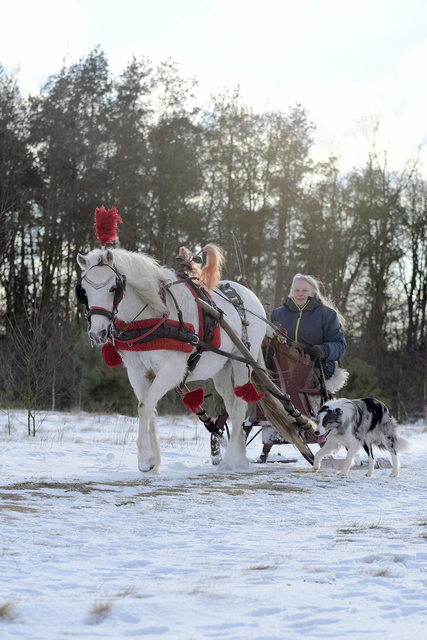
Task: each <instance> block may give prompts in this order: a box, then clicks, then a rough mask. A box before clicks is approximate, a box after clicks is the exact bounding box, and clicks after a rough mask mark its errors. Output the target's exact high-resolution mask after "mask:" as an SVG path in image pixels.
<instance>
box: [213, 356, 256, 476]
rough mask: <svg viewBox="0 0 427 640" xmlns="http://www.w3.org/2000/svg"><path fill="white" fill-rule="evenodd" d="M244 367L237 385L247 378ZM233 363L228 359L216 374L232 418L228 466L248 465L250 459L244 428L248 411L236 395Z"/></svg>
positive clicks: (225, 458) (216, 385) (238, 377)
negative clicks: (232, 374) (247, 453)
mask: <svg viewBox="0 0 427 640" xmlns="http://www.w3.org/2000/svg"><path fill="white" fill-rule="evenodd" d="M242 367H243V374H242V375H240V376H236V375H235V378H236V385H238V384H243V383H244V381H245V380H246V373H245V372H246V367H244V365H242ZM231 372H232V365H231V362H230V361H228V362H227V363H226V364H225V365H224V367H223V368H222V369H221V371H219V372H218V374H217V375H215V376H214V378H213V380H214V383H215V388H216V390H217V391H218V393H219V394H220V396H221V397H222V399H223V400H224V403H225V408H226V409H227V413H228V415H229V416H230V419H231V425H232V429H231V434H230V442H229V443H228V447H227V452H226V454H225V456H224V461H223V463H222V464H223V465H224V466H226V467H230V468H233V467H245V468H246V467H248V465H249V461H248V459H247V457H246V442H245V434H244V431H243V428H242V424H243V421H244V419H245V413H246V402H245V401H244V400H242V399H241V398H237V397H236V396H235V395H234V387H233V383H232V377H231Z"/></svg>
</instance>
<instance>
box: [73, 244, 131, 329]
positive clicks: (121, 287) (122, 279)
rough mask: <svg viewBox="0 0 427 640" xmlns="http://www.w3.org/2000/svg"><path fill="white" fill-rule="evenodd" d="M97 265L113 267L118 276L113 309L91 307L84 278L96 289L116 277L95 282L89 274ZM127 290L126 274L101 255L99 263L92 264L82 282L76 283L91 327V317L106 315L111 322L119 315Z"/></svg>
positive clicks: (77, 294) (78, 294) (77, 295)
mask: <svg viewBox="0 0 427 640" xmlns="http://www.w3.org/2000/svg"><path fill="white" fill-rule="evenodd" d="M96 267H108V268H109V269H111V271H113V273H114V274H115V276H116V281H115V285H113V286H114V289H113V291H114V298H113V308H112V310H111V311H109V310H108V309H105V308H104V307H89V302H88V299H87V294H86V291H85V289H84V287H83V285H82V282H83V280H86V281H87V282H88V283H89V284H90V285H91V286H92V287H93V288H94V289H102V288H103V287H105V286H106V285H107V284H108V283H109V282H110V280H111V279H112V278H113V277H114V276H113V275H111V276H110V277H109V278H107V280H104V281H103V282H99V283H96V282H93V281H92V280H90V278H89V275H88V274H89V272H90V271H91V270H92V269H95V268H96ZM110 291H111V289H110ZM125 291H126V276H125V275H124V274H121V273H119V272H118V271H117V269H116V267H115V266H114V265H112V266H111V265H110V264H108V263H106V262H104V260H103V256H100V257H99V260H98V262H97V264H94V265H92V266H91V267H90V268H89V269H88V270H87V271H86V273H85V274H84V276H83V277H82V278H81V280H80V282H79V283H78V284H77V285H76V297H77V301H78V302H80V303H81V304H84V305H85V307H86V311H85V315H86V319H87V321H88V325H89V327H88V328H89V329H90V325H91V322H90V319H91V317H92V316H94V315H99V316H105V317H106V318H108V319H109V321H110V323H112V322H113V320H114V317H115V316H116V315H117V312H118V307H119V304H120V302H121V301H122V300H123V296H124V295H125Z"/></svg>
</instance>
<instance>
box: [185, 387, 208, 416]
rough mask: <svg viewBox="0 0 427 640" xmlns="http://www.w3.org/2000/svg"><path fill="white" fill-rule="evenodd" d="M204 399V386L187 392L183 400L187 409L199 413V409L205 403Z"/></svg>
mask: <svg viewBox="0 0 427 640" xmlns="http://www.w3.org/2000/svg"><path fill="white" fill-rule="evenodd" d="M204 399H205V392H204V391H203V387H199V388H198V389H194V390H193V391H189V392H188V393H186V394H185V396H184V397H183V399H182V401H183V403H184V404H185V406H186V407H187V409H190V411H192V412H193V413H197V409H198V408H199V407H200V405H202V404H203V400H204Z"/></svg>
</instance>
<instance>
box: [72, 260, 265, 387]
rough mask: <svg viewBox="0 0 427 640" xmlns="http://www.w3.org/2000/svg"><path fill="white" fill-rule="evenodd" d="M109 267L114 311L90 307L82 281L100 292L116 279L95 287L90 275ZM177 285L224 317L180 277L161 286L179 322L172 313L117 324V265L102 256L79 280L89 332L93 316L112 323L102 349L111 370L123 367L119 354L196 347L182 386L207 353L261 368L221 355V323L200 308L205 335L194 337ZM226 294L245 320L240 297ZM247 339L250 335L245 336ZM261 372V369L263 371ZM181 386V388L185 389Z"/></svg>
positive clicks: (120, 289) (121, 290)
mask: <svg viewBox="0 0 427 640" xmlns="http://www.w3.org/2000/svg"><path fill="white" fill-rule="evenodd" d="M102 266H106V267H108V268H109V269H111V270H112V271H113V272H114V274H115V276H116V279H115V284H114V285H113V286H114V300H113V308H112V310H111V311H109V310H108V309H104V308H103V307H90V308H89V303H88V299H87V295H86V292H85V290H84V288H83V285H82V282H83V280H87V282H89V283H90V285H91V286H93V287H94V288H95V289H101V288H102V287H105V286H106V285H107V284H108V282H109V281H110V280H111V279H112V277H113V276H111V277H110V278H108V279H107V280H105V281H103V282H102V283H99V284H97V283H94V282H93V281H92V280H90V279H89V276H88V273H89V271H90V270H91V269H94V268H95V267H102ZM177 284H185V285H186V286H188V288H189V289H190V291H191V293H192V294H193V295H194V297H195V298H200V299H201V300H203V301H205V302H206V303H208V304H209V305H210V306H212V307H214V308H215V309H217V311H218V312H219V314H220V316H222V313H223V312H222V311H221V310H220V309H218V308H217V307H216V305H215V303H214V302H213V300H212V298H211V296H210V295H209V293H208V292H207V291H206V290H205V289H203V288H202V287H200V286H199V285H197V284H196V283H195V282H194V281H193V280H192V279H191V278H190V277H189V276H188V275H186V274H184V275H182V274H179V275H177V280H175V281H173V282H161V283H160V295H161V297H162V300H163V302H164V300H165V296H166V293H168V294H169V295H170V296H171V298H172V300H173V302H174V305H175V308H176V312H177V315H178V320H177V321H176V320H169V315H170V311H169V312H168V313H167V314H165V315H164V316H163V317H162V318H160V319H159V318H154V319H148V320H141V321H132V322H131V323H129V324H126V323H125V322H122V321H120V320H117V319H116V318H115V316H116V315H117V312H118V306H119V304H120V302H121V300H122V299H123V296H124V294H125V290H126V276H125V275H123V274H120V273H119V272H118V271H117V269H116V268H115V266H114V265H112V266H111V265H110V264H108V263H106V262H104V260H103V256H102V255H101V256H100V258H99V260H98V263H97V264H96V265H92V267H90V268H89V270H88V272H87V273H85V275H84V276H83V277H82V279H81V280H80V282H79V284H77V285H76V297H77V300H78V302H80V303H81V304H84V305H85V307H86V311H85V315H86V319H87V321H88V330H90V326H91V322H90V318H91V317H92V316H93V315H103V316H106V317H107V318H108V319H109V321H110V324H109V337H110V341H109V342H108V343H107V344H106V345H104V346H103V351H102V353H103V356H104V360H105V362H106V364H108V366H117V365H119V364H121V358H120V355H119V354H118V352H117V350H121V351H151V350H155V349H167V350H172V351H182V352H184V353H191V352H192V351H193V349H194V347H196V350H195V351H194V353H191V355H190V356H189V358H188V361H187V372H186V376H185V378H184V380H183V382H182V385H183V384H185V380H186V379H187V376H188V375H189V374H190V373H192V372H193V371H194V369H195V367H196V365H197V363H198V362H199V360H200V358H201V356H202V354H203V352H204V351H206V350H207V351H212V352H214V353H216V354H218V355H221V356H224V357H226V358H231V359H232V360H237V361H239V362H243V363H244V364H250V365H251V366H259V367H260V365H256V364H255V363H254V362H253V361H252V360H249V359H248V358H244V357H242V356H237V355H234V354H232V353H228V352H226V351H222V350H221V349H220V348H219V346H220V344H221V337H220V336H221V334H220V327H219V324H220V323H219V320H215V319H214V318H213V317H212V315H211V314H209V313H207V312H206V311H204V310H203V309H202V308H201V307H199V331H200V333H201V334H203V335H202V337H201V336H199V335H197V334H196V333H195V328H194V326H193V325H192V324H190V323H185V322H184V320H183V317H182V311H181V309H180V308H179V306H178V302H177V300H176V298H175V296H174V295H173V293H172V291H171V287H172V286H174V285H177ZM225 289H226V291H224V293H225V294H226V295H227V298H228V300H230V302H232V304H233V305H234V306H235V307H236V308H237V306H236V305H239V308H240V311H239V309H238V312H239V316H240V318H241V319H242V313H243V314H244V307H243V302H242V300H241V298H240V296H238V294H237V292H235V291H234V289H232V287H231V286H230V285H229V284H228V287H227V285H225ZM144 309H145V307H144V308H143V309H142V310H141V311H140V312H139V313H138V314H137V316H136V317H138V315H140V314H141V313H142V311H144ZM244 320H245V324H244V325H243V320H242V332H243V326H244V327H245V331H246V326H247V325H248V324H249V322H247V320H246V316H245V317H244ZM246 336H247V333H246ZM104 347H107V348H108V350H109V351H110V352H111V350H112V351H114V352H115V357H114V358H113V359H111V358H108V359H107V357H106V351H105V349H104ZM260 368H261V367H260ZM182 385H181V386H182Z"/></svg>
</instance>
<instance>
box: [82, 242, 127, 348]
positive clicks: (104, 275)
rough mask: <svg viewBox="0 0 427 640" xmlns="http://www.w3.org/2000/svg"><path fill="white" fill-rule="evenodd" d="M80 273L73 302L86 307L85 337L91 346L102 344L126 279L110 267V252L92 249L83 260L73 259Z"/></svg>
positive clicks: (114, 268)
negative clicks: (75, 298)
mask: <svg viewBox="0 0 427 640" xmlns="http://www.w3.org/2000/svg"><path fill="white" fill-rule="evenodd" d="M77 263H78V264H79V266H80V268H81V269H82V271H83V276H82V279H81V280H80V282H79V284H78V285H77V286H76V296H77V300H78V301H79V302H81V303H82V304H84V305H85V306H86V317H87V321H88V325H89V326H88V334H89V337H90V339H91V340H92V342H94V343H95V344H98V345H100V344H104V343H105V342H107V340H108V338H109V337H110V334H111V327H112V322H113V319H114V317H115V315H116V313H117V307H118V305H119V303H120V301H121V300H122V298H123V295H124V292H125V289H126V277H125V276H124V275H122V274H120V273H119V272H118V271H117V268H116V267H115V266H114V255H113V252H112V251H111V250H110V249H107V250H106V251H100V250H98V249H96V250H95V251H91V253H89V254H88V255H87V256H82V255H81V254H80V253H79V254H78V255H77Z"/></svg>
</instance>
